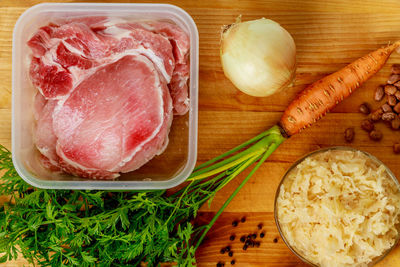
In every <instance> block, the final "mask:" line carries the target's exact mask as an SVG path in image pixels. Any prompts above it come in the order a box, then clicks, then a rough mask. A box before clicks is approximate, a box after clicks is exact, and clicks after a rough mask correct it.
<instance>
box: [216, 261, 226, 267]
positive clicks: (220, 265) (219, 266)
mask: <svg viewBox="0 0 400 267" xmlns="http://www.w3.org/2000/svg"><path fill="white" fill-rule="evenodd" d="M224 265H225V264H223V263H222V262H218V263H217V267H222V266H224Z"/></svg>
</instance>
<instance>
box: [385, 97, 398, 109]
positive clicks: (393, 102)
mask: <svg viewBox="0 0 400 267" xmlns="http://www.w3.org/2000/svg"><path fill="white" fill-rule="evenodd" d="M387 103H388V104H389V106H392V107H393V106H395V105H396V104H397V99H396V97H395V96H394V95H388V96H387Z"/></svg>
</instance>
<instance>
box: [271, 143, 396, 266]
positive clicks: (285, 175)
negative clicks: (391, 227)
mask: <svg viewBox="0 0 400 267" xmlns="http://www.w3.org/2000/svg"><path fill="white" fill-rule="evenodd" d="M332 150H333V151H334V150H342V151H353V152H361V153H363V154H364V155H366V156H367V157H368V158H370V159H372V160H373V161H374V162H375V163H377V164H379V165H383V166H384V167H385V170H386V172H387V173H388V175H389V177H390V178H391V179H392V180H393V181H394V183H395V184H396V185H397V188H398V190H399V191H400V183H399V181H398V180H397V178H396V176H395V175H394V174H393V172H392V171H391V170H390V169H389V168H388V167H387V166H386V165H385V164H384V163H383V162H382V161H380V160H379V159H378V158H377V157H375V156H373V155H371V154H370V153H368V152H365V151H363V150H360V149H356V148H353V147H349V146H333V147H326V148H321V149H317V150H314V151H311V152H309V153H307V154H305V155H304V156H302V157H301V158H299V159H298V160H296V161H295V162H294V163H293V164H292V165H291V166H290V167H289V169H288V170H287V171H286V172H285V174H284V175H283V177H282V179H281V181H280V182H279V185H278V188H277V190H276V192H275V199H274V220H275V224H276V227H277V229H278V232H279V235H280V236H281V238H282V240H283V242H284V243H285V245H286V246H287V247H288V248H289V249H290V251H292V252H293V254H295V255H296V256H297V257H298V258H299V259H301V260H302V261H303V262H305V263H307V264H309V265H310V266H313V267H319V265H316V264H315V263H313V262H311V261H309V260H308V259H306V258H304V257H303V256H302V255H301V253H299V252H297V251H296V250H295V248H294V247H292V246H291V245H290V244H289V242H288V240H287V239H286V237H285V235H284V234H283V231H282V229H281V226H280V224H279V219H278V203H277V200H278V197H279V192H280V189H281V185H282V184H283V182H284V181H285V180H286V178H287V176H288V174H289V173H290V172H291V171H292V170H293V169H294V168H296V167H297V165H299V164H300V163H301V162H303V161H304V160H305V159H306V158H308V157H310V156H312V155H316V154H319V153H323V152H326V151H332ZM399 240H400V233H399V234H398V235H397V238H396V240H395V242H394V244H393V246H392V247H390V248H389V249H387V250H386V251H384V252H383V254H382V255H380V256H377V257H375V258H374V259H373V260H372V262H370V263H369V264H368V266H374V265H375V264H377V263H378V262H380V261H381V260H383V259H384V258H385V257H386V256H387V255H388V254H389V253H390V252H391V251H392V250H393V249H394V248H395V247H396V246H397V244H398V243H399Z"/></svg>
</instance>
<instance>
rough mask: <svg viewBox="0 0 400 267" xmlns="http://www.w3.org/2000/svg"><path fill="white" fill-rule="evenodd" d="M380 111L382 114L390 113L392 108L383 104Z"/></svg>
mask: <svg viewBox="0 0 400 267" xmlns="http://www.w3.org/2000/svg"><path fill="white" fill-rule="evenodd" d="M382 110H383V112H384V113H386V112H392V111H393V110H392V107H391V106H389V104H388V103H385V104H383V105H382Z"/></svg>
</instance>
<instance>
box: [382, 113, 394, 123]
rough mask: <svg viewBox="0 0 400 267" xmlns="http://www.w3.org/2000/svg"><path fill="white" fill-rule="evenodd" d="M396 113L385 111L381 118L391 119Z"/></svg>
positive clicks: (384, 119)
mask: <svg viewBox="0 0 400 267" xmlns="http://www.w3.org/2000/svg"><path fill="white" fill-rule="evenodd" d="M396 117H397V116H396V114H395V113H394V112H385V113H383V114H382V120H383V121H392V120H394V118H396Z"/></svg>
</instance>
